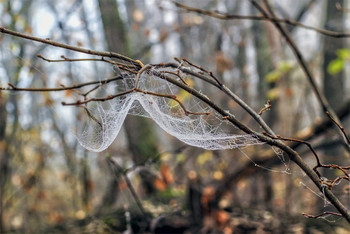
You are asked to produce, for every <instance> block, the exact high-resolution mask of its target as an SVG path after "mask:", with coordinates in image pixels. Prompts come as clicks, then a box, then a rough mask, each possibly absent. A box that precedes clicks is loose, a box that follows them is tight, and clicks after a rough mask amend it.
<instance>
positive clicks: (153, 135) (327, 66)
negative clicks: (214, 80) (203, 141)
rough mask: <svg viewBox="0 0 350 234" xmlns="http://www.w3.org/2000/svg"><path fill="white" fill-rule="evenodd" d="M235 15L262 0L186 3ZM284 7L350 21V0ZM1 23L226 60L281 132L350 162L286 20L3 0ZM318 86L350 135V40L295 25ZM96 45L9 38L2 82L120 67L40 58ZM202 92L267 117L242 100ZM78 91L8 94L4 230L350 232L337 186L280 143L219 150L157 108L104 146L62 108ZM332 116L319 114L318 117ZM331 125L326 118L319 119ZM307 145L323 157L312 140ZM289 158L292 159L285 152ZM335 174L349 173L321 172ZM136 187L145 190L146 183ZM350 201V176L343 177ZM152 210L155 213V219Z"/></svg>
mask: <svg viewBox="0 0 350 234" xmlns="http://www.w3.org/2000/svg"><path fill="white" fill-rule="evenodd" d="M177 2H179V3H183V4H186V5H188V6H192V7H196V8H199V9H205V10H209V11H220V12H224V13H227V14H232V15H259V13H258V11H257V10H256V9H255V8H254V7H253V6H252V5H251V4H250V2H249V1H237V0H235V1H232V0H216V1H214V0H204V1H203V0H191V1H177ZM269 2H270V4H271V6H272V7H273V9H274V10H275V12H276V14H277V16H278V17H280V18H285V19H290V20H295V21H299V22H300V23H302V24H305V25H308V26H312V27H316V28H322V29H327V30H332V31H339V32H350V23H349V21H350V1H348V0H344V1H341V0H339V1H318V0H295V1H277V0H271V1H269ZM0 26H1V27H6V28H9V29H12V30H15V31H18V32H22V33H26V34H31V35H34V36H38V37H42V38H50V39H51V40H54V41H57V42H62V43H66V44H70V45H74V46H79V47H84V48H90V49H93V50H101V51H114V52H117V53H120V54H123V55H126V56H129V57H131V58H134V59H139V60H141V61H142V62H143V63H144V64H147V63H162V62H164V63H165V62H172V61H174V60H173V58H174V57H178V58H183V57H184V58H187V59H188V60H190V61H192V62H194V63H195V64H197V65H199V66H202V67H203V68H205V69H207V70H209V71H212V72H213V73H214V74H215V75H216V76H217V77H218V79H220V80H221V81H222V82H224V83H225V84H226V85H227V86H228V87H229V88H230V89H231V90H232V91H233V92H234V93H235V94H237V95H238V96H240V97H241V98H242V99H243V100H244V101H245V102H246V103H247V104H249V105H250V106H251V107H252V108H253V109H254V110H256V111H257V112H258V111H259V110H260V109H261V108H262V107H264V104H266V101H267V100H268V99H269V100H271V103H272V108H271V109H270V110H267V111H265V112H264V113H263V115H262V117H263V118H264V120H265V121H266V122H267V123H268V124H269V126H270V127H271V128H272V129H273V130H274V131H275V132H276V133H277V134H279V135H281V136H286V137H296V138H300V139H308V140H309V141H310V143H312V145H313V146H314V148H315V149H316V150H317V153H318V155H319V157H320V159H321V160H322V161H323V162H325V163H336V164H339V165H349V164H350V160H349V152H348V151H346V150H345V149H344V146H343V144H342V139H341V137H340V136H339V134H337V131H336V129H335V127H334V125H332V124H328V125H323V123H324V122H323V121H327V120H328V119H327V117H325V115H324V113H323V112H322V108H321V106H320V104H319V102H318V101H317V99H316V96H315V94H314V93H313V91H312V89H311V87H310V85H309V83H308V81H307V79H306V77H305V75H304V73H303V71H302V70H301V69H300V67H299V65H298V62H297V61H296V59H295V57H294V54H293V53H292V51H291V50H290V48H289V47H288V45H287V44H286V42H285V40H284V39H283V38H282V37H281V35H280V34H279V32H278V31H277V30H276V29H275V27H274V25H273V24H271V23H270V22H267V21H263V20H261V21H260V20H250V19H243V20H237V19H235V20H228V19H227V20H225V19H224V20H220V19H216V18H213V17H210V16H207V15H205V14H200V13H193V12H192V13H191V12H187V11H186V10H184V9H182V8H179V7H176V6H175V5H174V4H173V3H172V2H171V1H156V0H147V1H146V0H117V1H116V0H91V1H88V0H60V1H54V0H24V1H20V0H11V1H10V0H1V1H0ZM285 27H286V28H287V30H288V31H289V32H290V34H291V36H292V38H293V39H294V40H295V43H296V45H297V47H298V48H299V50H300V51H301V52H302V55H303V56H304V58H305V60H306V62H307V65H308V66H309V68H310V69H311V71H312V73H313V75H314V77H315V79H316V82H317V85H318V86H319V87H320V89H321V90H322V92H323V93H324V94H325V96H326V97H327V99H328V101H329V102H330V104H331V106H332V107H333V108H334V109H335V110H337V111H338V114H339V117H341V120H342V123H343V125H344V126H345V131H346V132H347V133H348V134H349V133H350V128H349V126H350V118H349V112H350V104H349V101H350V79H349V73H350V69H349V60H350V50H349V49H348V48H349V39H348V38H346V37H345V38H336V37H331V36H325V35H323V34H321V33H318V32H316V31H315V30H308V29H305V28H301V27H296V26H292V25H288V24H286V25H285ZM37 54H41V55H43V56H44V57H46V58H50V59H60V56H62V55H63V56H65V57H67V58H85V57H88V56H86V55H82V54H79V53H75V52H72V51H68V50H63V49H59V48H55V47H52V46H48V45H43V44H40V43H36V42H32V41H28V40H24V39H21V38H15V37H12V36H9V35H3V34H1V35H0V87H8V85H7V83H8V82H10V83H12V84H14V85H16V86H18V87H58V86H59V85H61V84H64V85H72V84H77V83H80V82H88V81H92V80H101V79H106V78H108V77H111V76H112V75H113V74H114V73H115V70H114V69H113V67H112V66H110V65H108V64H103V63H100V62H75V63H69V62H67V63H61V62H59V63H48V62H46V61H43V60H42V59H40V58H38V57H37ZM201 91H202V92H203V93H206V94H208V95H209V94H210V95H212V96H213V97H214V98H215V102H216V103H218V104H219V105H220V106H222V107H223V108H225V109H228V110H229V111H230V112H231V113H234V114H235V116H236V117H237V118H238V119H240V120H241V121H243V122H244V123H246V124H248V125H249V126H252V127H255V130H257V131H260V132H261V131H262V130H259V129H258V128H256V124H254V121H253V120H251V119H249V118H248V114H247V113H245V112H243V111H235V110H236V109H237V104H236V103H235V102H234V101H232V100H230V99H229V98H228V97H226V96H224V95H222V94H220V93H218V92H217V90H216V89H214V88H213V87H210V86H209V85H205V84H202V85H201ZM75 97H76V96H75V94H74V92H70V91H66V92H58V93H54V92H52V93H41V92H39V93H29V92H28V93H25V92H21V93H20V92H9V91H1V92H0V173H1V174H0V182H1V187H0V204H1V206H0V223H1V229H0V232H4V233H7V232H8V233H55V232H58V233H59V232H68V233H121V232H125V233H133V232H134V233H138V232H152V231H153V232H159V233H168V232H171V231H173V233H174V232H175V233H177V232H179V233H180V232H183V231H184V230H187V231H188V232H189V233H191V232H192V233H194V232H199V231H202V232H208V233H220V232H223V233H232V232H234V233H265V232H266V233H269V232H279V233H287V232H288V233H316V231H318V232H317V233H327V232H328V233H346V232H347V231H348V230H349V229H350V226H349V225H348V224H346V223H345V222H344V220H343V219H342V218H340V217H337V216H325V217H323V218H322V219H307V218H305V217H304V216H302V215H301V213H303V212H305V213H308V214H319V213H322V212H323V211H326V210H330V211H334V210H333V208H332V207H331V206H330V205H329V204H327V202H326V201H325V199H324V197H323V194H322V193H321V192H319V191H318V190H317V188H316V187H315V186H314V185H313V184H311V182H310V180H309V179H308V177H306V176H305V175H304V174H303V173H302V172H301V170H300V169H298V168H297V167H296V166H295V165H293V163H292V162H290V161H289V160H288V158H287V157H286V156H285V155H284V156H283V155H280V154H279V152H277V153H276V152H274V151H273V149H271V148H270V147H267V146H247V147H244V148H240V149H235V150H225V151H206V150H203V149H200V148H194V147H190V146H187V145H185V144H184V143H182V142H180V141H178V140H177V139H174V138H173V137H171V136H169V135H167V133H165V132H164V131H163V130H161V129H160V128H159V127H157V126H156V125H155V124H154V122H153V121H152V120H151V119H147V118H142V117H137V116H131V115H130V116H128V117H127V120H126V121H125V123H124V125H123V128H122V130H121V132H120V133H119V135H118V137H117V139H116V140H115V142H114V143H113V144H112V145H111V146H110V147H109V148H108V149H107V150H106V151H103V152H101V153H94V152H89V151H87V150H85V149H84V148H82V147H81V146H80V145H79V144H78V142H77V140H76V137H75V136H76V135H77V134H79V133H78V130H77V125H78V124H79V123H80V122H84V121H85V120H86V112H84V110H81V109H79V108H76V107H67V106H62V105H61V102H62V101H72V100H75ZM317 124H318V125H317ZM311 126H323V128H319V129H318V130H316V129H317V128H311ZM297 150H298V152H299V153H300V154H301V155H302V157H303V159H304V160H305V161H306V162H307V163H308V164H309V165H310V166H313V165H315V160H314V158H313V156H312V155H311V154H310V152H309V150H308V148H306V147H304V146H299V147H298V148H297ZM282 157H283V158H282ZM321 172H322V175H324V176H325V177H327V178H335V177H336V176H339V175H340V174H339V172H338V171H336V170H329V169H328V170H321ZM134 192H135V193H134ZM334 192H335V194H336V195H337V196H338V198H339V199H340V200H341V201H342V202H343V203H344V204H345V205H346V206H347V207H348V208H349V209H350V183H349V181H342V182H341V183H340V184H338V185H337V186H336V187H335V188H334ZM145 213H147V217H150V218H145Z"/></svg>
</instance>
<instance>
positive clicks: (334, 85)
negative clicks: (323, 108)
mask: <svg viewBox="0 0 350 234" xmlns="http://www.w3.org/2000/svg"><path fill="white" fill-rule="evenodd" d="M337 3H339V4H340V5H341V6H343V5H344V4H343V3H344V1H343V0H339V1H337ZM326 9H327V13H326V14H327V20H326V22H327V23H326V25H325V28H326V29H328V30H332V31H343V30H344V26H343V20H342V18H343V13H342V11H340V10H337V8H336V4H335V2H333V1H328V6H327V7H326ZM344 45H345V44H344V39H337V40H334V39H333V38H331V37H325V38H324V46H323V53H324V55H323V56H324V60H323V74H324V84H323V87H324V93H325V96H326V98H327V99H328V100H329V104H330V105H331V106H332V107H333V108H334V109H338V108H339V107H340V106H341V104H342V103H343V98H344V89H343V87H344V86H343V84H344V81H343V75H344V73H343V71H341V72H339V73H337V74H329V73H328V71H327V67H328V65H329V63H330V62H331V61H332V60H334V59H336V58H337V55H336V51H337V50H338V49H341V48H343V47H344Z"/></svg>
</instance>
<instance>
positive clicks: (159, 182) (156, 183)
mask: <svg viewBox="0 0 350 234" xmlns="http://www.w3.org/2000/svg"><path fill="white" fill-rule="evenodd" d="M154 187H156V189H158V190H159V191H164V190H165V189H166V187H167V186H166V184H165V183H164V181H163V180H162V179H160V178H156V179H155V180H154Z"/></svg>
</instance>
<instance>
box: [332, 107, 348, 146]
mask: <svg viewBox="0 0 350 234" xmlns="http://www.w3.org/2000/svg"><path fill="white" fill-rule="evenodd" d="M326 115H327V116H328V117H329V118H330V119H331V120H332V122H333V123H334V124H335V125H336V126H337V127H338V128H339V129H340V131H341V132H342V133H343V135H344V137H345V139H346V141H347V143H348V146H350V139H349V137H348V135H347V134H346V132H345V130H344V128H343V127H342V126H341V125H340V124H339V123H338V122H337V121H336V120H335V119H334V118H333V117H332V116H331V115H330V114H329V112H328V111H327V112H326Z"/></svg>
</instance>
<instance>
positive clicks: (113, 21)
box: [98, 0, 157, 205]
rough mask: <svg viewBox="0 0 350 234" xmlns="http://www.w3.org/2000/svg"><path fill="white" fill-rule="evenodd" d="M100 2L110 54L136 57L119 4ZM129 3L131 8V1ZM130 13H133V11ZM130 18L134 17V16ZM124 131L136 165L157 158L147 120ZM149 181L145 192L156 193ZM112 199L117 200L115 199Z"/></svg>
mask: <svg viewBox="0 0 350 234" xmlns="http://www.w3.org/2000/svg"><path fill="white" fill-rule="evenodd" d="M98 2H99V6H100V11H101V17H102V23H103V28H104V33H105V39H106V43H107V47H108V50H109V51H113V52H117V53H120V54H124V55H127V56H131V54H132V53H131V51H130V47H129V40H128V38H127V31H126V29H125V23H124V22H123V20H122V19H121V17H120V13H119V9H118V3H117V1H115V0H99V1H98ZM128 2H129V3H128V4H129V5H130V4H131V3H130V2H131V1H128ZM132 5H134V4H132ZM128 10H129V11H130V9H128ZM129 17H132V15H131V16H129ZM124 128H125V131H126V136H127V140H128V148H129V152H130V153H131V156H132V160H133V162H134V164H136V165H140V164H142V163H143V162H144V161H145V160H146V159H147V158H149V157H153V156H155V155H156V154H157V149H156V145H155V137H154V135H153V129H152V128H151V126H150V124H149V122H148V120H147V119H146V118H141V117H136V116H128V118H127V119H126V120H125V122H124ZM140 173H146V174H149V173H150V172H146V171H144V170H142V171H141V172H140ZM147 178H153V177H152V176H147V175H142V176H141V180H142V181H143V183H144V186H145V188H148V189H146V192H147V191H148V192H152V191H153V181H149V179H147ZM117 180H118V178H116V176H115V175H113V176H112V179H111V181H110V186H107V189H110V191H109V193H108V194H109V195H107V194H106V195H105V198H106V196H107V197H109V198H108V199H107V198H106V201H109V203H113V202H114V201H115V198H116V192H117V191H116V188H117V183H118V181H117ZM107 192H108V191H107ZM112 197H114V199H113V198H112ZM105 205H111V204H105Z"/></svg>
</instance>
